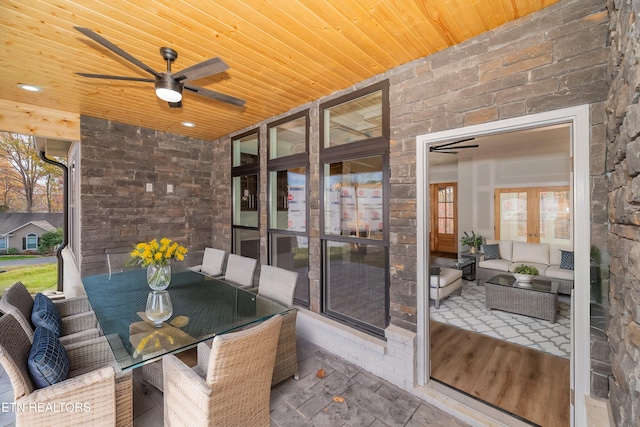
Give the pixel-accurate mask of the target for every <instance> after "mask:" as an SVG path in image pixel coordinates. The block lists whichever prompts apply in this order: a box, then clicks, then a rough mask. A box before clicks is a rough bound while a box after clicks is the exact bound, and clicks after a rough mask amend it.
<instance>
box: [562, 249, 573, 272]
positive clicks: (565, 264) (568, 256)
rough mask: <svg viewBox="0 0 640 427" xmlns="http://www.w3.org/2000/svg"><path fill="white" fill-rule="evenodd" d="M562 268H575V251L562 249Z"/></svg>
mask: <svg viewBox="0 0 640 427" xmlns="http://www.w3.org/2000/svg"><path fill="white" fill-rule="evenodd" d="M560 255H561V256H562V257H561V258H560V268H562V269H564V270H573V251H563V250H561V251H560Z"/></svg>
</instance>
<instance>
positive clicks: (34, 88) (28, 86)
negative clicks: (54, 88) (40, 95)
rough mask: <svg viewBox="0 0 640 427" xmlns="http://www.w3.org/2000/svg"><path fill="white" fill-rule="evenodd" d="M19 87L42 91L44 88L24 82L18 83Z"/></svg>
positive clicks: (31, 90)
mask: <svg viewBox="0 0 640 427" xmlns="http://www.w3.org/2000/svg"><path fill="white" fill-rule="evenodd" d="M18 87H19V88H20V89H24V90H28V91H29V92H40V91H41V90H42V89H41V88H39V87H38V86H34V85H28V84H24V83H20V84H18Z"/></svg>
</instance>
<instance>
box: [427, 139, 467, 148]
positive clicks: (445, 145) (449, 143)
mask: <svg viewBox="0 0 640 427" xmlns="http://www.w3.org/2000/svg"><path fill="white" fill-rule="evenodd" d="M474 139H475V138H466V139H460V140H458V141H453V142H447V143H446V144H440V145H438V146H436V147H434V148H435V149H436V150H437V149H441V148H443V147H448V146H450V145H455V144H460V143H461V142H467V141H473V140H474ZM451 148H457V147H451Z"/></svg>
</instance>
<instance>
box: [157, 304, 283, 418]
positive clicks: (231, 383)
mask: <svg viewBox="0 0 640 427" xmlns="http://www.w3.org/2000/svg"><path fill="white" fill-rule="evenodd" d="M281 325H282V316H279V315H275V316H273V317H271V318H270V319H269V320H266V321H264V322H262V323H261V324H259V325H257V326H255V327H253V328H248V329H245V330H242V331H239V332H231V333H228V334H222V335H217V336H216V337H215V338H214V339H213V345H212V347H211V348H209V347H208V346H207V345H205V344H204V343H200V344H198V365H197V366H195V367H194V368H190V367H188V366H187V365H185V364H184V363H183V362H182V361H181V360H180V359H178V358H177V357H176V356H174V355H167V356H165V357H164V358H163V362H162V363H163V370H164V423H165V425H166V426H189V427H195V426H210V425H215V426H226V427H234V426H238V427H244V426H256V427H259V426H264V427H268V426H269V425H270V420H269V401H270V397H271V376H272V373H273V366H274V364H275V358H276V348H277V345H278V335H279V333H280V327H281Z"/></svg>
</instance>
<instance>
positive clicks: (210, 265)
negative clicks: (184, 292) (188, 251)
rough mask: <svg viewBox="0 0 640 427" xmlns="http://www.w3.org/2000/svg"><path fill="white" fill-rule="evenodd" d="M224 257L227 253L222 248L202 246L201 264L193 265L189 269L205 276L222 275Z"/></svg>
mask: <svg viewBox="0 0 640 427" xmlns="http://www.w3.org/2000/svg"><path fill="white" fill-rule="evenodd" d="M226 258H227V253H226V252H225V251H223V250H222V249H214V248H204V255H203V256H202V264H200V265H194V266H193V267H190V268H189V269H190V270H192V271H196V272H198V273H202V274H205V275H207V276H211V277H219V276H222V270H223V267H224V261H225V259H226Z"/></svg>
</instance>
